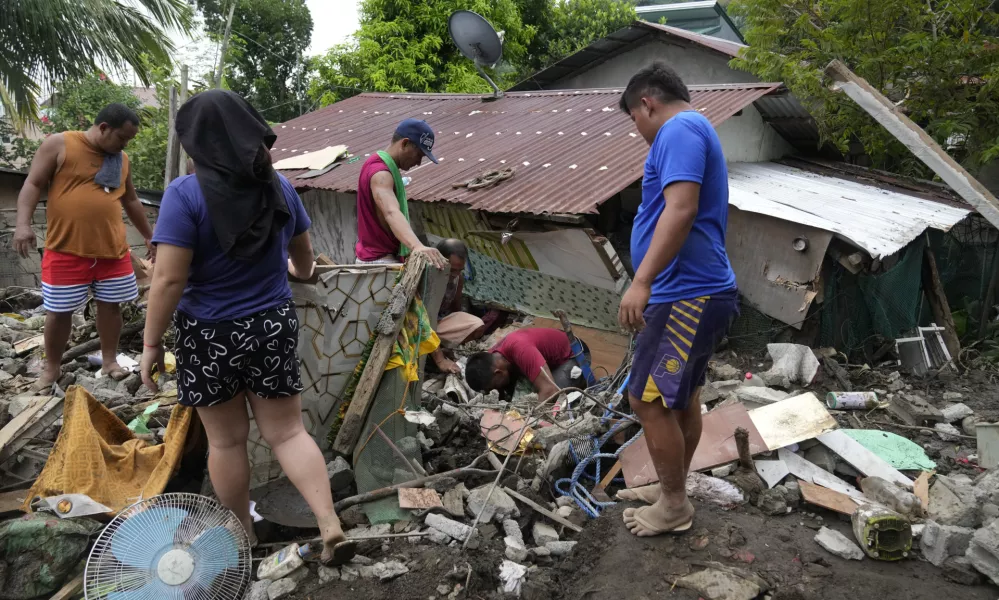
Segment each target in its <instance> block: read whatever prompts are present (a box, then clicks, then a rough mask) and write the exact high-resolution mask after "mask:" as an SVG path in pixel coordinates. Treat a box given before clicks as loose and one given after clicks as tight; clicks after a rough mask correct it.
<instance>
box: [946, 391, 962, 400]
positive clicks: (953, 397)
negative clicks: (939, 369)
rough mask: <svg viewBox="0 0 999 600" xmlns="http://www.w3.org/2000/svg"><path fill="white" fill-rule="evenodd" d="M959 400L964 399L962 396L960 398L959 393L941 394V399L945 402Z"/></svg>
mask: <svg viewBox="0 0 999 600" xmlns="http://www.w3.org/2000/svg"><path fill="white" fill-rule="evenodd" d="M961 398H964V396H962V395H961V393H960V392H944V393H943V399H944V400H945V401H947V402H957V401H958V400H960V399H961Z"/></svg>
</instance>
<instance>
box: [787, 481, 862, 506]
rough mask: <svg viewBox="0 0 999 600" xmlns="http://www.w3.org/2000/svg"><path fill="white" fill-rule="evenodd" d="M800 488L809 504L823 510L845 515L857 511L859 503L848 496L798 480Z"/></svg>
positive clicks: (802, 495)
mask: <svg viewBox="0 0 999 600" xmlns="http://www.w3.org/2000/svg"><path fill="white" fill-rule="evenodd" d="M798 486H799V487H800V488H801V497H802V498H803V499H804V500H805V502H808V503H809V504H814V505H816V506H821V507H822V508H827V509H829V510H831V511H835V512H838V513H840V514H844V515H852V514H853V513H854V511H856V510H857V503H856V502H854V501H853V498H851V497H849V496H847V495H846V494H843V493H840V492H837V491H835V490H831V489H829V488H825V487H822V486H821V485H815V484H814V483H812V482H810V481H806V480H804V479H799V480H798Z"/></svg>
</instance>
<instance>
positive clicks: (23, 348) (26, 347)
mask: <svg viewBox="0 0 999 600" xmlns="http://www.w3.org/2000/svg"><path fill="white" fill-rule="evenodd" d="M44 343H45V334H44V333H40V334H38V335H36V336H34V337H29V338H25V339H23V340H21V341H20V342H15V343H14V352H16V353H17V354H27V353H28V352H31V351H32V350H34V349H35V348H38V347H39V346H41V345H42V344H44Z"/></svg>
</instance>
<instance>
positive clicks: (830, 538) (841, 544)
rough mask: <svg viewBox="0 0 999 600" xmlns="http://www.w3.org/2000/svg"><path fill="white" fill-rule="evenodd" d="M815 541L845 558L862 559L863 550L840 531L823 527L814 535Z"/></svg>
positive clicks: (832, 552)
mask: <svg viewBox="0 0 999 600" xmlns="http://www.w3.org/2000/svg"><path fill="white" fill-rule="evenodd" d="M815 543H817V544H818V545H820V546H822V547H823V548H824V549H825V550H827V551H828V552H829V553H831V554H835V555H836V556H838V557H840V558H845V559H847V560H863V559H864V551H863V550H861V549H860V546H858V545H857V544H856V543H854V542H853V540H851V539H850V538H848V537H846V536H845V535H843V534H842V533H840V532H838V531H836V530H834V529H829V528H828V527H823V528H822V529H819V532H818V534H816V535H815Z"/></svg>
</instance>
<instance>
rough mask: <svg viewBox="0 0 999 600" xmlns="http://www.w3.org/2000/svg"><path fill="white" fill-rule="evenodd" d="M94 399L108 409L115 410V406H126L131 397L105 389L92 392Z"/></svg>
mask: <svg viewBox="0 0 999 600" xmlns="http://www.w3.org/2000/svg"><path fill="white" fill-rule="evenodd" d="M94 398H95V399H96V400H97V401H98V402H100V403H101V404H103V405H104V406H106V407H108V408H115V407H116V406H121V405H123V404H127V403H128V401H129V400H131V397H130V396H128V394H125V393H123V392H119V391H118V390H111V389H107V388H100V389H97V390H94Z"/></svg>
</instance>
